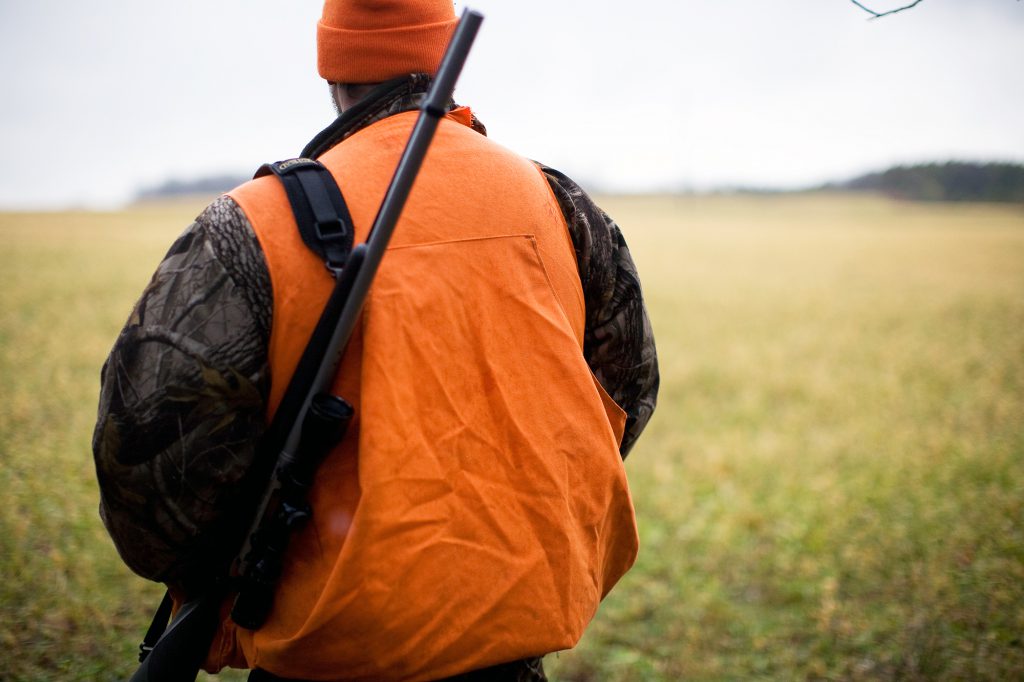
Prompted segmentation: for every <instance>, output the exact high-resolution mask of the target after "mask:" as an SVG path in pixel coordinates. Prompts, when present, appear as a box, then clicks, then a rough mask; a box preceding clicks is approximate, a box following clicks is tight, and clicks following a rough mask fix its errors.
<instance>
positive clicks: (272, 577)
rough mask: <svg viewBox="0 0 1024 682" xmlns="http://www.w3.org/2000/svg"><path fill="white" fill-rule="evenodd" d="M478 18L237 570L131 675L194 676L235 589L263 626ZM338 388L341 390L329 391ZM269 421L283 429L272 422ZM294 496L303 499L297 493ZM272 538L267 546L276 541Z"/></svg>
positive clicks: (348, 282) (287, 441)
mask: <svg viewBox="0 0 1024 682" xmlns="http://www.w3.org/2000/svg"><path fill="white" fill-rule="evenodd" d="M482 21H483V17H482V15H480V14H479V13H477V12H474V11H472V10H469V9H466V10H464V11H463V13H462V17H461V18H460V20H459V23H458V26H457V28H456V30H455V34H454V35H453V36H452V39H451V42H450V43H449V45H448V48H447V50H446V51H445V55H444V58H443V59H442V61H441V65H440V67H439V68H438V71H437V75H436V76H435V78H434V81H433V83H432V84H431V87H430V90H429V91H428V92H427V95H426V98H425V100H424V102H423V105H422V106H421V107H420V115H419V117H418V118H417V120H416V125H415V127H414V128H413V131H412V134H411V135H410V137H409V141H408V143H407V144H406V147H405V150H404V151H403V153H402V156H401V158H400V159H399V162H398V167H397V168H396V170H395V174H394V176H393V177H392V179H391V183H390V184H389V186H388V189H387V193H386V194H385V196H384V200H383V202H382V203H381V206H380V209H379V210H378V212H377V216H376V218H375V220H374V223H373V226H372V228H371V230H370V235H369V237H368V238H367V241H366V243H365V244H360V245H359V246H356V247H355V248H354V249H353V250H352V253H351V254H350V255H349V259H348V261H347V262H346V266H345V268H344V271H343V273H342V275H341V276H340V277H339V278H338V280H337V282H336V284H335V288H334V291H333V292H332V294H331V299H330V300H329V302H328V304H327V309H325V310H332V306H334V308H333V315H334V316H335V317H334V319H336V320H337V322H336V324H335V326H334V329H333V333H332V334H331V336H330V340H329V342H328V343H327V344H326V348H322V349H316V350H317V352H319V353H320V358H321V361H320V363H319V365H318V367H317V369H316V375H315V377H314V378H313V379H312V381H310V382H309V386H308V389H306V390H304V391H303V394H304V396H305V397H304V399H303V402H302V407H301V409H300V410H299V413H298V415H296V418H295V419H294V420H293V421H291V423H290V426H289V427H288V428H287V431H286V433H287V436H286V437H284V438H283V442H282V443H278V444H274V445H273V446H271V447H272V448H273V450H272V451H273V452H274V455H275V456H276V458H277V461H276V463H275V465H274V469H273V474H272V475H271V476H270V480H269V481H268V483H267V484H266V489H265V492H264V494H263V497H262V499H261V501H260V503H259V505H258V506H257V507H256V513H255V515H254V517H253V524H252V527H251V528H250V530H249V532H248V533H246V535H245V537H244V541H243V542H242V549H241V551H240V552H239V553H238V557H237V559H236V561H235V566H236V569H237V572H238V576H237V577H233V578H227V577H226V576H225V578H224V579H222V580H220V581H218V582H217V583H215V585H214V586H213V587H211V588H210V589H208V590H207V591H206V592H205V593H204V594H203V595H202V596H200V597H198V598H196V599H194V600H192V601H189V602H186V603H185V604H184V605H183V606H182V607H181V608H180V609H179V611H178V613H177V614H176V615H175V617H174V620H173V621H171V623H170V625H169V626H168V627H167V629H166V630H165V631H164V633H163V634H162V635H161V636H160V639H159V640H158V641H157V642H156V643H155V644H154V645H153V647H152V649H150V650H148V652H147V651H146V650H145V649H144V650H143V653H142V656H141V657H140V660H141V661H142V664H141V665H140V666H139V668H138V669H137V670H136V672H135V674H134V675H132V677H131V680H130V682H181V681H182V680H194V679H195V678H196V675H198V673H199V669H200V668H201V667H202V664H203V662H204V661H205V659H206V656H207V653H208V652H209V649H210V645H211V644H212V641H213V638H214V635H215V634H216V631H217V628H218V626H219V625H220V623H221V606H222V604H223V603H224V601H225V599H226V598H227V597H228V595H229V594H230V592H231V591H234V590H238V596H237V598H236V600H235V604H234V608H233V610H232V618H234V620H235V622H236V623H238V624H239V625H240V626H242V627H246V628H247V629H258V628H259V627H260V626H261V625H262V624H263V621H264V620H265V618H266V617H267V615H269V613H270V610H271V607H272V604H273V593H274V584H275V582H276V580H277V578H278V576H279V574H280V559H281V557H282V556H283V553H284V550H285V549H286V548H287V544H288V537H289V535H290V532H291V530H292V528H293V527H294V526H295V525H296V524H297V523H300V522H301V521H302V520H303V519H304V518H305V517H306V516H308V508H307V507H306V506H305V502H304V495H305V492H306V490H308V487H309V486H310V485H312V478H313V473H314V472H315V469H316V466H317V465H318V464H319V460H320V459H321V458H322V457H323V456H324V455H326V453H327V452H328V451H329V450H330V449H331V447H333V443H336V442H338V441H340V439H341V438H342V437H343V436H344V428H345V425H346V424H347V421H348V419H349V418H351V416H352V415H351V412H350V411H347V410H346V409H345V406H344V405H342V404H339V402H338V401H340V403H344V401H343V400H342V399H340V398H337V396H331V395H330V393H329V391H330V386H331V384H332V383H333V380H334V376H335V374H336V373H337V368H338V364H339V361H340V359H341V355H342V353H343V351H344V349H345V346H346V345H347V343H348V340H349V337H350V336H351V334H352V331H353V329H354V328H355V324H356V322H357V320H358V317H359V314H360V312H361V310H362V307H363V303H364V301H365V299H366V296H367V294H368V292H369V288H370V284H371V283H372V281H373V278H374V275H376V272H377V268H378V267H379V265H380V262H381V259H382V258H383V257H384V252H385V250H386V249H387V246H388V242H389V241H390V239H391V235H392V233H393V232H394V229H395V225H396V224H397V222H398V218H399V216H400V215H401V212H402V209H403V207H404V206H405V201H406V199H407V198H408V196H409V192H410V190H411V189H412V185H413V181H414V180H415V179H416V175H417V174H418V173H419V169H420V166H421V165H422V163H423V159H424V157H425V156H426V153H427V148H428V147H429V146H430V142H431V140H432V139H433V136H434V132H435V131H436V130H437V126H438V123H439V121H440V119H441V118H442V117H443V116H444V115H445V113H446V108H447V106H446V105H447V103H448V102H449V101H450V100H451V97H452V93H453V91H454V89H455V82H456V80H457V79H458V76H459V73H460V72H461V71H462V66H463V64H464V63H465V60H466V57H467V56H468V53H469V49H470V47H471V46H472V44H473V41H474V39H475V38H476V33H477V31H478V30H479V28H480V23H481V22H482ZM338 308H340V310H338ZM324 317H326V314H325V316H324ZM324 317H322V320H323V319H324ZM307 350H310V349H307ZM300 364H301V363H300ZM290 388H291V387H289V390H290ZM332 398H333V399H335V400H334V401H331V400H330V399H332ZM346 405H347V404H346ZM311 406H313V407H312V408H311ZM350 409H351V408H348V410H350ZM311 413H313V414H312V416H311ZM325 415H326V416H325ZM271 431H273V432H275V433H280V432H279V431H277V430H276V429H274V428H273V427H272V428H271ZM282 435H283V434H282ZM262 445H264V446H265V445H266V443H264V444H262ZM263 449H264V448H262V447H261V448H260V450H263ZM298 498H302V499H301V500H300V502H299V503H296V501H295V500H296V499H298ZM261 543H262V544H263V545H264V546H263V547H262V549H261V551H257V552H254V551H253V548H254V546H258V545H260V544H261ZM266 545H270V546H271V547H270V551H268V550H267V548H266ZM239 586H240V587H239Z"/></svg>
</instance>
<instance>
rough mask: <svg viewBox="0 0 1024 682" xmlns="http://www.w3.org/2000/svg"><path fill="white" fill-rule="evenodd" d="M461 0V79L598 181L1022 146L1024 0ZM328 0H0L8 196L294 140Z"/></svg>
mask: <svg viewBox="0 0 1024 682" xmlns="http://www.w3.org/2000/svg"><path fill="white" fill-rule="evenodd" d="M464 4H466V3H463V2H461V0H460V2H458V3H457V6H458V8H459V9H461V7H462V6H463V5H464ZM469 4H470V6H472V7H474V8H476V9H479V10H481V11H482V12H484V14H485V16H486V19H485V22H484V26H483V29H482V30H481V33H480V36H479V38H478V40H477V45H476V47H475V48H474V51H473V53H472V54H471V55H470V62H469V64H468V66H467V68H466V72H465V74H464V76H463V79H462V81H461V84H460V87H459V90H458V92H457V93H456V97H457V99H458V100H459V101H460V103H464V104H468V105H470V106H471V107H472V108H473V109H474V110H475V111H476V112H477V114H478V115H479V116H480V118H481V119H482V120H483V121H484V123H485V124H486V125H487V127H488V129H489V131H490V135H491V137H492V138H494V139H496V140H497V141H499V142H501V143H502V144H505V145H506V146H509V147H512V148H513V149H516V150H517V151H519V152H521V153H523V154H525V155H527V156H530V157H531V158H535V159H537V160H541V161H544V162H545V163H548V164H550V165H552V166H555V167H557V168H560V169H561V170H564V171H565V172H567V173H568V174H569V175H572V176H574V177H577V178H578V179H579V180H581V181H582V182H583V183H584V184H585V185H588V186H590V187H592V188H598V189H611V190H624V191H638V190H646V189H678V188H690V187H694V188H708V187H714V186H721V185H757V186H765V187H789V186H799V185H806V184H811V183H817V182H821V181H824V180H827V179H835V178H843V177H847V176H850V175H853V174H856V173H859V172H862V171H866V170H872V169H876V168H881V167H884V166H886V165H888V164H892V163H895V162H916V161H930V160H945V159H950V158H956V159H979V160H990V159H992V160H1016V161H1024V2H1019V1H1018V0H970V1H969V2H968V1H966V0H924V2H922V3H921V4H920V5H918V7H916V8H915V9H913V10H911V11H907V12H903V13H901V14H898V15H893V16H890V17H887V18H884V19H881V20H878V21H866V18H867V15H866V14H864V13H863V12H862V11H861V10H859V9H857V8H856V7H855V6H853V5H852V4H850V2H848V0H776V1H773V2H772V1H769V0H675V1H667V0H665V1H650V2H646V3H627V2H623V1H622V0H616V1H615V2H610V1H604V0H589V1H586V2H584V1H565V2H559V1H558V0H516V1H511V0H477V1H476V2H473V3H469ZM865 4H868V5H869V6H872V7H874V8H876V9H879V10H882V9H888V8H892V7H894V6H898V5H899V4H902V3H899V2H890V1H889V0H877V1H876V2H873V3H871V2H866V3H865ZM320 6H321V0H277V1H276V2H275V1H272V0H176V1H175V2H163V3H151V2H139V1H138V0H90V1H89V2H67V1H66V0H31V1H29V0H0V64H2V67H0V97H2V100H0V101H2V107H0V154H2V159H3V163H2V165H0V206H4V207H15V206H20V207H37V206H65V205H80V204H84V205H96V206H103V205H114V204H116V203H118V202H122V201H125V200H127V199H129V198H130V197H131V196H132V195H133V194H134V192H135V191H136V190H137V189H138V188H139V187H140V186H146V185H154V184H158V183H160V182H162V181H164V180H166V179H168V178H182V179H184V178H192V177H197V176H202V175H211V174H220V173H233V174H248V173H251V172H252V171H253V170H254V169H255V168H256V167H257V166H259V164H260V163H262V162H264V161H268V160H276V159H281V158H288V157H291V156H295V155H297V154H298V152H299V151H300V150H301V148H302V146H303V145H304V144H305V142H306V141H307V140H308V139H309V138H311V137H312V136H313V135H314V134H315V133H316V132H317V131H319V130H320V129H321V128H323V127H324V126H325V125H327V124H328V123H329V122H330V121H331V119H332V118H333V116H334V112H333V109H332V108H331V106H330V100H329V98H328V95H327V89H326V86H325V85H324V84H323V82H322V81H321V80H320V78H319V77H318V76H317V74H316V67H315V63H316V57H315V22H316V19H317V18H318V17H319V13H320Z"/></svg>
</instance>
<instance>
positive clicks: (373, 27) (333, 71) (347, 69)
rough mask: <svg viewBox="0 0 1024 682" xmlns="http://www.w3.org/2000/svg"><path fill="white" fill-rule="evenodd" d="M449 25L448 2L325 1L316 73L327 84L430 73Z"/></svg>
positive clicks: (441, 51)
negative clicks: (327, 82)
mask: <svg viewBox="0 0 1024 682" xmlns="http://www.w3.org/2000/svg"><path fill="white" fill-rule="evenodd" d="M455 23H456V20H455V8H454V7H453V5H452V0H326V2H324V13H323V17H322V18H321V19H320V22H319V23H318V24H317V31H316V42H317V68H318V69H319V71H320V75H321V76H322V77H324V78H325V79H327V80H328V81H331V82H333V83H377V82H380V81H385V80H388V79H389V78H394V77H395V76H401V75H402V74H407V73H429V74H433V73H435V72H436V71H437V67H438V66H439V65H440V64H441V56H442V55H443V54H444V50H445V48H446V47H447V46H448V40H449V38H451V35H452V32H453V31H454V30H455Z"/></svg>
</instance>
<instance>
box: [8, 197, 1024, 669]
mask: <svg viewBox="0 0 1024 682" xmlns="http://www.w3.org/2000/svg"><path fill="white" fill-rule="evenodd" d="M603 204H604V205H605V207H606V209H607V210H608V211H609V212H610V213H611V214H612V215H614V216H616V217H617V218H618V220H619V222H620V223H621V224H622V225H623V226H624V228H625V231H626V234H627V238H628V239H629V241H630V244H631V246H632V249H633V252H634V255H635V258H636V260H637V262H638V264H639V267H640V271H641V275H642V277H643V282H644V286H645V293H646V296H647V299H648V302H649V307H650V310H651V315H652V318H653V320H654V326H655V331H656V334H657V339H658V348H659V354H660V358H661V367H662V389H661V396H660V401H659V409H658V412H657V414H656V416H655V419H654V420H653V421H652V423H651V425H650V427H649V429H648V431H647V433H646V434H645V436H644V437H643V438H642V439H641V441H640V444H639V445H638V446H637V448H636V449H635V450H634V452H633V454H632V455H631V456H630V459H629V460H628V461H627V470H628V473H629V475H630V478H631V481H632V485H633V491H634V497H635V500H636V506H637V509H638V514H639V522H640V528H641V540H642V550H641V556H640V559H639V562H638V564H637V566H636V567H635V568H634V570H633V571H632V572H631V573H630V574H628V575H627V576H626V578H624V580H623V581H622V583H621V584H620V585H619V586H618V587H617V588H616V590H615V591H614V592H613V593H612V595H611V596H610V597H609V599H608V600H607V601H606V602H605V604H604V605H603V607H602V609H601V612H600V614H599V616H598V618H597V619H596V620H595V622H594V623H593V625H592V627H591V629H590V630H589V631H588V634H587V635H586V637H585V638H584V640H583V641H582V642H581V644H580V646H579V647H577V649H575V650H574V651H571V652H563V653H561V654H560V655H558V656H550V657H548V659H547V667H548V670H549V673H550V675H551V677H552V679H554V680H676V679H693V680H739V679H771V680H775V679H778V680H797V679H851V680H856V679H870V680H875V679H901V680H918V679H921V680H924V679H929V680H930V679H944V680H962V679H973V680H1006V679H1022V678H1024V210H1022V209H1021V208H1020V207H995V206H977V205H975V206H968V205H963V206H943V205H918V204H899V203H892V202H889V201H886V200H883V199H878V198H871V197H840V196H779V197H704V198H700V197H696V198H691V197H683V198H672V197H645V198H634V197H630V198H609V199H607V200H606V201H604V202H603ZM198 208H199V206H194V205H187V204H186V205H176V206H164V207H159V206H153V207H141V208H135V209H131V210H127V211H124V212H119V213H52V214H0V272H2V273H3V280H2V284H0V490H2V491H3V499H4V504H3V507H2V511H0V569H2V573H3V581H2V582H0V679H3V680H52V679H113V678H118V677H120V678H124V677H126V675H127V673H128V671H130V670H131V669H132V661H133V660H134V654H135V648H136V646H137V643H138V640H139V637H140V635H141V633H142V632H143V631H144V629H145V626H146V624H147V623H148V618H149V615H150V609H151V608H152V607H153V605H155V603H156V601H157V599H158V597H159V594H160V589H159V587H158V586H155V585H150V584H147V583H145V582H144V581H142V580H140V579H137V578H134V577H133V576H132V575H131V574H130V573H129V572H128V571H127V569H125V568H124V567H123V566H122V565H121V564H120V562H119V560H118V557H117V555H116V553H115V551H114V549H113V547H112V545H111V544H110V542H109V541H108V539H107V537H106V535H105V532H104V531H103V529H102V526H101V524H100V522H99V520H98V518H97V515H96V506H97V490H96V484H95V480H94V474H93V468H92V461H91V454H90V448H89V442H90V437H91V430H92V423H93V420H94V418H95V403H96V394H97V388H98V375H99V368H100V365H101V363H102V361H103V358H104V357H105V355H106V353H107V351H108V350H109V347H110V344H111V343H112V341H113V339H114V336H115V335H116V333H117V331H118V329H119V328H120V326H121V324H122V323H123V321H124V319H125V318H126V317H127V314H128V311H129V308H130V306H131V304H132V303H133V301H134V299H135V297H136V296H137V295H138V293H139V292H140V291H141V289H142V287H143V286H144V285H145V283H146V281H147V279H148V277H149V275H150V273H151V272H152V270H153V269H154V267H155V266H156V264H157V262H158V261H159V259H160V257H161V256H162V254H163V252H164V250H165V249H166V248H167V246H168V245H169V244H170V242H171V240H172V239H173V237H174V236H175V235H176V234H177V233H178V232H180V231H181V229H183V228H184V227H185V225H186V224H187V223H188V221H189V219H190V218H191V216H192V215H194V214H195V213H196V211H197V210H198ZM221 677H222V678H223V677H227V676H221ZM232 679H235V678H232Z"/></svg>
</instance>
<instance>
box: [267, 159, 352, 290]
mask: <svg viewBox="0 0 1024 682" xmlns="http://www.w3.org/2000/svg"><path fill="white" fill-rule="evenodd" d="M271 173H273V174H274V175H276V176H277V177H278V178H279V179H280V180H281V183H282V184H283V185H284V190H285V192H286V193H287V194H288V202H289V203H290V204H291V206H292V212H293V213H294V214H295V222H296V223H298V226H299V234H300V235H302V241H303V242H304V243H305V244H306V246H308V247H309V248H310V249H312V250H313V252H314V253H316V254H317V255H318V256H320V258H321V259H322V260H323V261H324V262H325V263H326V264H327V268H328V269H329V270H331V271H332V272H335V273H337V272H339V271H340V270H341V268H342V267H343V266H344V264H345V260H346V259H347V258H348V254H349V252H350V251H351V250H352V240H353V239H354V235H355V230H354V229H353V225H352V216H351V215H349V211H348V206H346V204H345V199H344V198H343V197H342V195H341V190H339V189H338V184H337V183H336V182H335V181H334V178H333V177H332V176H331V173H330V171H328V170H327V169H326V168H324V166H323V165H322V164H321V163H320V162H319V161H315V160H313V159H307V158H302V157H299V158H297V159H288V160H287V161H278V162H276V163H267V164H263V165H262V166H260V168H259V170H258V171H256V175H255V177H257V178H260V177H263V176H264V175H270V174H271Z"/></svg>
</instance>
